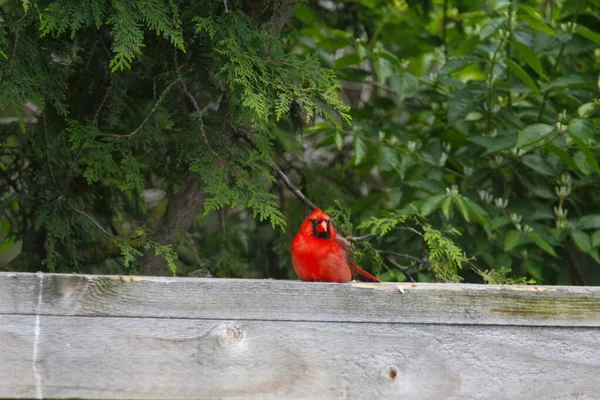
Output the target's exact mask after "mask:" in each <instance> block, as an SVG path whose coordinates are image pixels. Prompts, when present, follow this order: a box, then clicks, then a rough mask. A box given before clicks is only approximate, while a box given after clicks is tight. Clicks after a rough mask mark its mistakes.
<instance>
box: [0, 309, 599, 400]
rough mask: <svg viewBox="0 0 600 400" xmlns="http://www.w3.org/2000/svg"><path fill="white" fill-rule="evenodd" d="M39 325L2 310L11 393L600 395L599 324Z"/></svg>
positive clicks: (4, 385) (92, 320)
mask: <svg viewBox="0 0 600 400" xmlns="http://www.w3.org/2000/svg"><path fill="white" fill-rule="evenodd" d="M37 325H38V329H37V331H38V332H39V334H38V335H37V336H36V335H35V332H36V318H35V316H22V315H19V316H17V315H10V316H9V315H3V316H0V361H1V362H0V377H2V379H0V397H2V398H5V397H9V398H32V397H36V396H43V397H51V398H52V397H61V398H65V397H67V398H74V397H77V398H115V399H135V398H147V399H159V398H171V399H186V398H198V399H216V398H219V399H233V398H243V399H279V398H294V399H415V400H417V399H418V400H426V399H435V400H441V399H510V400H536V399H546V400H547V399H555V400H558V399H562V400H566V399H570V400H575V399H598V398H599V397H598V396H599V394H600V379H599V377H600V334H599V331H598V330H597V329H590V328H572V329H567V328H555V327H515V326H493V325H487V326H474V325H471V326H468V325H435V324H430V325H427V324H365V323H342V322H334V323H326V322H292V321H239V320H238V321H222V320H192V319H176V320H168V319H162V318H161V319H154V318H114V317H104V318H97V317H64V316H42V317H40V320H39V324H37ZM36 346H37V349H38V350H37V360H34V359H33V354H34V353H33V350H32V349H34V348H35V347H36ZM34 366H35V367H36V368H37V372H36V370H35V369H34ZM36 375H37V376H38V379H36Z"/></svg>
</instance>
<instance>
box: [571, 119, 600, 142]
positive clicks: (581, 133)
mask: <svg viewBox="0 0 600 400" xmlns="http://www.w3.org/2000/svg"><path fill="white" fill-rule="evenodd" d="M568 129H569V132H570V133H572V134H573V135H575V136H577V137H578V138H580V139H581V140H587V139H592V138H593V137H594V136H595V133H596V131H597V130H598V129H597V128H596V127H595V126H594V124H593V122H591V121H588V120H585V119H580V118H574V119H572V120H571V121H570V122H569V127H568Z"/></svg>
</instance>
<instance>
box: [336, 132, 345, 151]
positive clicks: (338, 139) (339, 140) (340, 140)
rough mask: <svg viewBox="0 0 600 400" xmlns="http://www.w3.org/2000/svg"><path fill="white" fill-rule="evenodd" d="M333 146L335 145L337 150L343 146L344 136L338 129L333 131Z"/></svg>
mask: <svg viewBox="0 0 600 400" xmlns="http://www.w3.org/2000/svg"><path fill="white" fill-rule="evenodd" d="M335 147H337V148H338V150H341V149H342V147H344V138H343V137H342V134H341V133H340V132H339V131H336V132H335Z"/></svg>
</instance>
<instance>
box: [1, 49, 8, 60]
mask: <svg viewBox="0 0 600 400" xmlns="http://www.w3.org/2000/svg"><path fill="white" fill-rule="evenodd" d="M0 57H2V58H4V59H5V60H8V56H7V55H6V53H5V52H3V51H2V50H0Z"/></svg>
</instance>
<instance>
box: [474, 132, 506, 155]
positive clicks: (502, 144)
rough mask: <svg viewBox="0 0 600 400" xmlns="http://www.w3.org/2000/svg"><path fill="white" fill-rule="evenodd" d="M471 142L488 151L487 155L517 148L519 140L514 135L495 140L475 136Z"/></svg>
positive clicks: (499, 137)
mask: <svg viewBox="0 0 600 400" xmlns="http://www.w3.org/2000/svg"><path fill="white" fill-rule="evenodd" d="M469 140H470V141H471V142H473V143H477V144H478V145H480V146H483V147H485V148H486V149H487V151H486V152H485V153H484V155H485V154H492V153H496V152H498V151H502V150H508V149H510V148H512V147H514V146H515V144H516V142H517V138H516V136H514V135H503V136H498V137H495V138H492V137H489V136H473V137H470V138H469Z"/></svg>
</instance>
